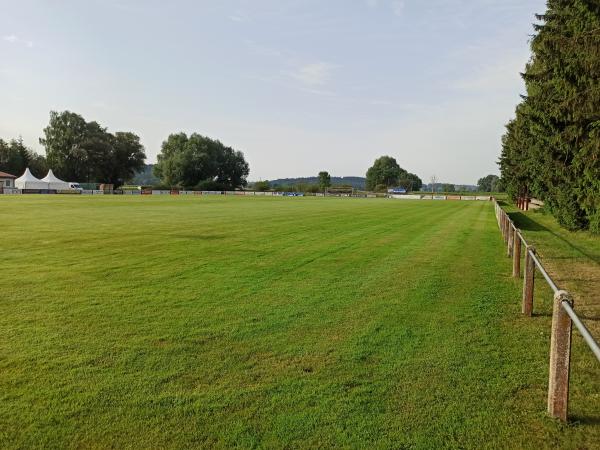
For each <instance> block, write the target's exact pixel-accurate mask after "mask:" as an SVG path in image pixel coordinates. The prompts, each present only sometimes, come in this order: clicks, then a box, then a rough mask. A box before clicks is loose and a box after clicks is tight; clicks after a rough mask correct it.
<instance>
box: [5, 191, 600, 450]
mask: <svg viewBox="0 0 600 450" xmlns="http://www.w3.org/2000/svg"><path fill="white" fill-rule="evenodd" d="M0 220H1V223H2V226H1V228H0V236H1V248H2V260H3V262H2V264H0V268H1V272H0V278H1V280H2V282H1V290H0V335H1V336H2V339H0V447H2V448H23V447H39V448H42V447H43V448H49V447H59V448H71V447H77V448H106V447H115V448H191V447H231V446H240V447H302V448H306V447H319V446H320V447H356V448H368V447H393V448H398V447H407V448H408V447H415V448H440V447H462V448H484V447H490V448H493V447H495V448H498V447H503V448H505V447H515V448H540V447H550V446H552V447H554V446H560V447H563V448H568V447H574V448H577V447H578V448H587V447H593V445H596V444H597V443H598V440H599V439H600V432H599V431H598V428H599V427H598V425H597V423H596V424H595V423H586V422H585V421H584V420H581V421H579V423H576V424H571V425H561V424H558V423H555V422H553V421H551V420H550V419H548V418H547V417H545V415H544V411H545V408H546V394H547V391H546V389H547V373H548V348H549V347H548V345H549V344H548V343H549V332H550V325H549V323H550V317H548V314H540V315H539V316H538V317H536V318H535V320H531V319H526V318H523V317H521V315H520V301H519V300H520V295H521V282H520V281H519V280H514V279H512V278H511V277H510V270H511V269H510V267H511V262H510V260H509V259H507V258H506V256H505V255H506V249H505V245H504V243H503V242H502V240H501V237H500V234H499V232H498V229H497V225H496V222H495V218H494V212H493V207H492V205H491V203H489V202H466V201H464V202H452V201H446V202H443V201H439V202H437V201H429V202H428V201H397V200H384V199H350V198H347V199H346V198H341V199H335V198H267V197H265V198H259V197H256V198H243V197H242V198H239V197H169V196H164V197H162V196H149V197H141V196H139V197H133V196H127V197H121V196H106V197H102V196H98V197H81V196H58V195H57V196H50V195H48V196H35V195H33V196H15V197H10V196H2V197H1V198H0ZM540 290H542V288H541V287H540ZM549 303H550V301H549V300H547V304H548V305H547V308H548V309H547V310H548V311H549V308H550V306H549ZM536 308H537V306H536ZM589 394H590V393H589V391H584V390H581V391H580V390H578V389H573V393H572V397H571V405H572V406H571V411H572V413H573V415H574V416H575V417H587V415H586V414H587V410H586V409H585V408H586V407H587V406H586V400H585V399H586V395H589Z"/></svg>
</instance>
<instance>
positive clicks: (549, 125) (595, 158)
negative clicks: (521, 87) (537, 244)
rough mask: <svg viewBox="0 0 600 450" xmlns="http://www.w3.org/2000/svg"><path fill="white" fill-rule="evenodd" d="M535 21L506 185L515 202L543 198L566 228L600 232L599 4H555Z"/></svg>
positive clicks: (505, 166)
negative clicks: (524, 197)
mask: <svg viewBox="0 0 600 450" xmlns="http://www.w3.org/2000/svg"><path fill="white" fill-rule="evenodd" d="M536 17H537V19H538V20H539V21H540V22H539V23H537V24H535V25H534V29H535V35H534V36H533V38H532V40H531V52H532V56H531V59H530V61H529V63H528V64H527V66H526V69H525V72H524V73H523V74H522V76H523V79H524V80H525V85H526V95H524V96H523V99H522V101H521V103H520V104H519V105H518V106H517V108H516V113H515V117H514V118H513V119H512V120H511V121H510V122H509V123H508V124H507V125H506V133H505V135H504V136H503V138H502V153H501V156H500V161H499V165H500V170H501V173H502V180H503V182H504V184H505V185H506V189H507V192H508V193H509V194H510V196H511V198H513V199H515V198H516V197H520V196H534V197H536V198H540V199H541V200H543V201H544V202H545V205H546V206H547V208H548V209H549V211H550V212H551V213H552V214H553V215H554V216H555V217H556V219H557V221H558V222H559V223H560V224H561V225H562V226H564V227H565V228H568V229H570V230H576V229H590V230H591V231H593V232H595V233H600V3H599V2H597V1H594V2H592V1H589V0H569V1H562V0H560V1H559V0H549V1H548V3H547V10H546V12H545V14H541V15H537V16H536Z"/></svg>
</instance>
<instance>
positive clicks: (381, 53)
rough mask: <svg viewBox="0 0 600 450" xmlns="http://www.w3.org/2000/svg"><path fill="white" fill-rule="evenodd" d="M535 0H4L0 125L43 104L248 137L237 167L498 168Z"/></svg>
mask: <svg viewBox="0 0 600 450" xmlns="http://www.w3.org/2000/svg"><path fill="white" fill-rule="evenodd" d="M544 9H545V1H544V0H428V1H423V0H404V1H403V0H327V1H322V0H246V1H245V0H220V1H217V0H213V1H203V0H196V1H177V0H174V1H170V2H164V1H155V0H147V1H142V0H139V1H137V0H86V1H81V0H77V1H70V0H69V1H68V0H64V1H60V0H46V1H32V0H20V1H14V0H0V137H1V138H3V139H5V140H8V139H11V138H16V137H18V136H22V137H23V140H24V141H25V144H26V145H28V146H30V147H31V148H33V149H34V150H36V151H37V152H39V153H44V149H43V147H42V146H40V144H39V142H38V139H39V137H41V135H42V130H43V128H44V127H45V126H46V125H47V124H48V119H49V112H50V111H51V110H54V111H63V110H70V111H74V112H77V113H79V114H81V115H82V116H83V117H84V118H85V119H86V120H88V121H91V120H96V121H98V122H99V123H100V124H101V125H103V126H105V127H107V128H108V130H109V131H110V132H115V131H133V132H134V133H136V134H138V135H139V136H140V138H141V141H142V143H143V144H144V146H145V148H146V155H147V156H148V162H155V161H156V155H157V154H158V153H159V152H160V147H161V143H162V142H163V141H164V140H165V139H166V138H167V136H168V135H169V134H170V133H176V132H180V131H184V132H186V133H192V132H197V133H200V134H202V135H205V136H209V137H211V138H215V139H219V140H220V141H221V142H223V143H224V144H226V145H228V146H232V147H233V148H235V149H237V150H241V151H243V152H244V155H245V157H246V159H247V161H248V162H249V164H250V176H249V180H259V179H262V180H264V179H275V178H283V177H299V176H314V175H316V174H317V173H318V172H319V171H321V170H327V171H329V172H330V173H331V174H332V175H334V176H364V174H365V172H366V170H367V169H368V167H369V166H370V165H372V163H373V161H374V160H375V158H377V157H379V156H382V155H390V156H393V157H394V158H396V160H397V161H398V163H399V164H400V166H401V167H403V168H404V169H406V170H408V171H409V172H414V173H416V174H417V175H419V176H420V177H421V178H422V179H423V180H424V181H425V182H427V181H428V180H429V179H430V178H431V176H432V175H436V176H437V179H438V180H439V181H444V182H452V183H457V184H475V183H476V182H477V179H478V178H480V177H482V176H484V175H487V174H489V173H498V168H497V165H496V161H497V159H498V155H499V153H500V139H501V136H502V134H503V132H504V125H505V124H506V122H507V121H508V120H509V119H510V118H511V117H512V115H513V113H514V108H515V106H516V104H517V103H518V102H519V95H520V94H523V93H524V85H523V82H522V80H521V78H520V76H519V72H520V71H523V69H524V67H525V64H526V63H527V61H528V59H529V55H530V52H529V39H530V36H531V34H532V33H533V28H532V23H534V22H535V17H534V14H535V13H542V12H543V11H544Z"/></svg>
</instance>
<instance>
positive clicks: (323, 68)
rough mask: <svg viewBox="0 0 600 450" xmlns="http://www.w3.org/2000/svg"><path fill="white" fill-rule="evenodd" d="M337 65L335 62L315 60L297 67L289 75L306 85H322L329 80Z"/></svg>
mask: <svg viewBox="0 0 600 450" xmlns="http://www.w3.org/2000/svg"><path fill="white" fill-rule="evenodd" d="M337 67H338V66H337V65H335V64H331V63H327V62H317V63H312V64H306V65H304V66H302V67H299V68H298V69H297V70H295V71H294V72H291V73H290V75H291V77H292V78H294V79H295V80H297V81H299V82H301V83H302V84H304V85H306V86H311V87H314V86H322V85H324V84H327V83H328V82H329V81H330V80H331V78H332V76H333V71H334V70H335V69H336V68H337Z"/></svg>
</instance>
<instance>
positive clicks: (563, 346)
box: [494, 200, 600, 422]
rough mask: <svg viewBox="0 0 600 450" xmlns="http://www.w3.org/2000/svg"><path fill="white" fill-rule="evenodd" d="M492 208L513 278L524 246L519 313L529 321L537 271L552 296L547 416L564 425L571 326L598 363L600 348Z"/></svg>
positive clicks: (527, 247) (499, 209)
mask: <svg viewBox="0 0 600 450" xmlns="http://www.w3.org/2000/svg"><path fill="white" fill-rule="evenodd" d="M519 207H520V208H523V209H525V210H527V209H528V208H529V201H526V202H525V203H521V202H519ZM494 208H495V211H496V218H497V220H498V226H499V227H500V231H501V232H502V237H503V238H504V242H506V243H507V256H508V257H512V260H513V270H512V275H513V277H520V276H521V243H523V245H524V246H525V267H524V275H523V307H522V312H523V314H525V315H526V316H529V317H531V314H532V312H533V290H534V285H535V269H536V268H537V269H538V270H539V271H540V273H541V274H542V276H543V277H544V279H545V280H546V282H547V283H548V285H549V286H550V288H551V289H552V292H553V293H554V301H553V312H552V334H551V340H550V369H549V374H550V379H549V382H548V414H550V416H551V417H554V418H556V419H559V420H561V421H563V422H566V421H567V412H568V402H569V370H570V361H571V328H572V325H573V323H574V324H575V326H576V327H577V329H578V330H579V332H580V333H581V336H582V337H583V339H584V340H585V342H586V344H587V345H588V346H589V348H590V350H591V351H592V353H593V354H594V356H595V357H596V359H597V360H598V362H600V346H599V345H598V343H597V342H596V340H595V339H594V337H593V336H592V334H591V333H590V332H589V330H588V329H587V328H586V326H585V325H584V324H583V322H582V321H581V319H580V318H579V317H578V316H577V314H576V313H575V311H574V310H573V306H574V305H573V298H572V296H571V294H569V292H567V291H564V290H560V289H559V288H558V286H556V283H555V282H554V281H553V280H552V278H551V277H550V275H548V272H546V270H545V269H544V266H543V265H542V263H541V262H540V260H539V259H538V258H537V256H536V253H535V248H534V247H533V246H531V245H528V244H527V242H526V241H525V238H523V236H522V234H521V233H520V231H519V229H518V228H517V227H516V226H515V224H514V222H513V221H512V220H511V219H510V217H509V215H508V214H507V213H506V212H505V211H504V210H503V209H502V207H501V206H500V205H499V204H498V202H497V201H496V200H494Z"/></svg>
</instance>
